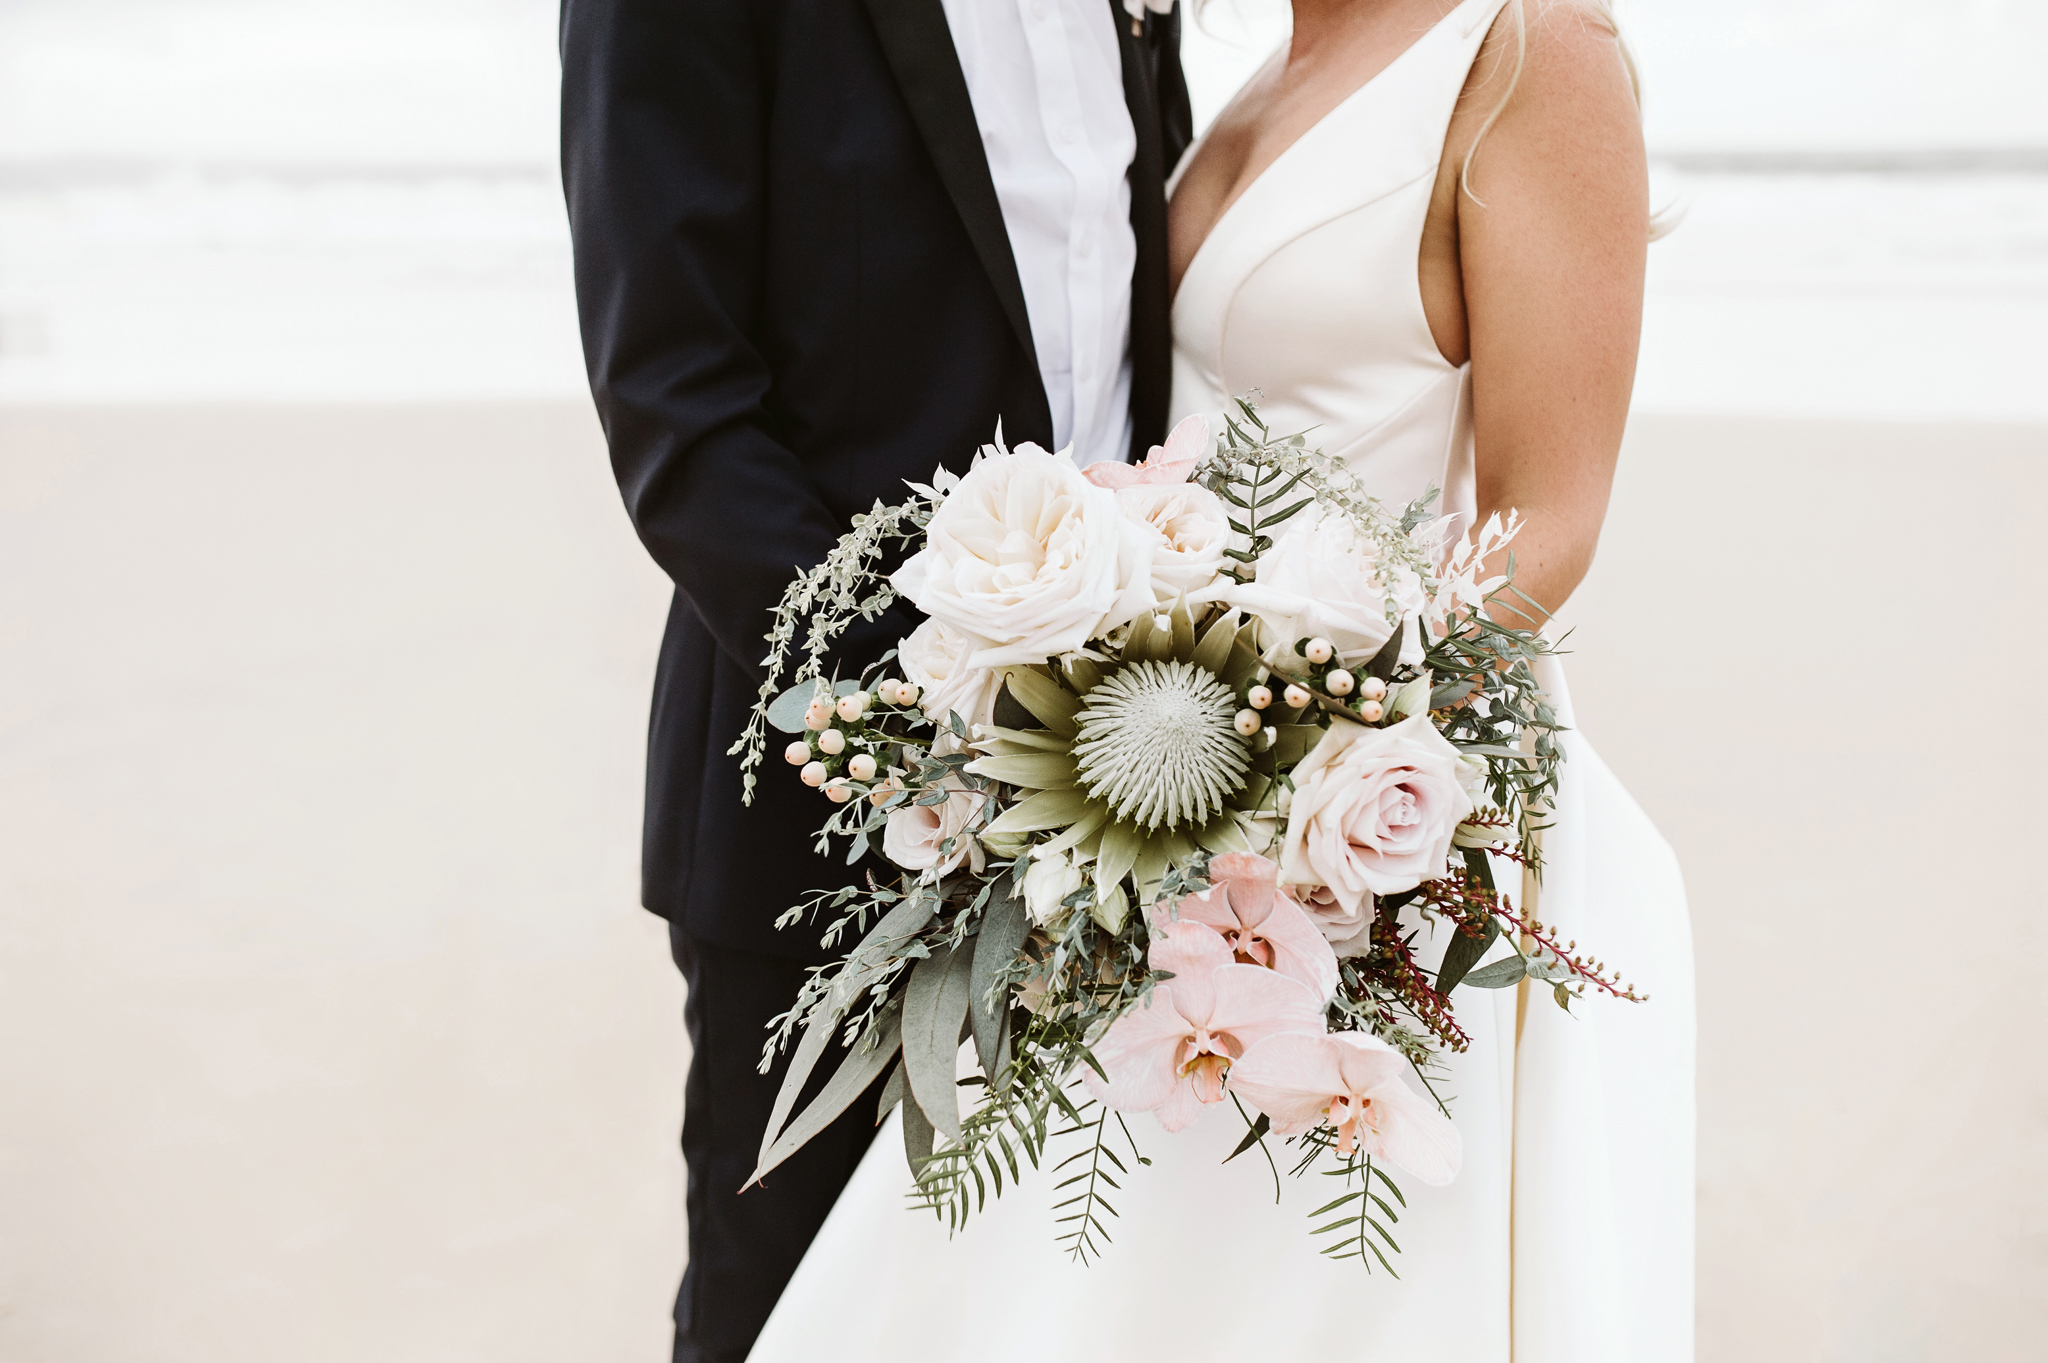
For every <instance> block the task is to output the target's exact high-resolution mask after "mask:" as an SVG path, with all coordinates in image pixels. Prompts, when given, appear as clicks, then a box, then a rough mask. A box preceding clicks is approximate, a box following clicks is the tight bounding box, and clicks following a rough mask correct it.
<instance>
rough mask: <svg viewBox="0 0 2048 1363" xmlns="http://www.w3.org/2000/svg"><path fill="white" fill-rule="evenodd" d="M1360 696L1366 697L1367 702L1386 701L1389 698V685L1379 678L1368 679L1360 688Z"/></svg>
mask: <svg viewBox="0 0 2048 1363" xmlns="http://www.w3.org/2000/svg"><path fill="white" fill-rule="evenodd" d="M1358 694H1359V695H1361V696H1364V697H1365V698H1366V699H1367V700H1385V699H1386V698H1387V684H1386V683H1385V682H1383V681H1381V680H1380V679H1379V678H1378V677H1367V678H1366V679H1365V684H1364V685H1362V686H1360V687H1359V688H1358Z"/></svg>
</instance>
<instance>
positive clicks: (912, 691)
mask: <svg viewBox="0 0 2048 1363" xmlns="http://www.w3.org/2000/svg"><path fill="white" fill-rule="evenodd" d="M917 695H918V691H917V687H916V686H914V685H913V684H911V683H910V682H905V683H903V685H901V686H899V687H897V688H896V703H897V704H898V705H901V706H903V707H904V708H905V709H908V708H910V707H911V706H913V705H915V704H917Z"/></svg>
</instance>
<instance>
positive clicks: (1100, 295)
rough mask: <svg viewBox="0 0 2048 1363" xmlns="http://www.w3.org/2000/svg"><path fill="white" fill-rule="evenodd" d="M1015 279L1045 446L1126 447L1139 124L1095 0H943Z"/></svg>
mask: <svg viewBox="0 0 2048 1363" xmlns="http://www.w3.org/2000/svg"><path fill="white" fill-rule="evenodd" d="M943 3H944V5H945V10H946V22H947V24H948V25H949V26H950V27H951V29H952V31H953V47H954V49H955V50H956V51H958V52H959V54H960V69H961V71H962V72H963V73H964V74H965V75H966V77H967V93H968V96H969V97H970V98H971V99H972V100H973V103H974V119H975V122H976V123H977V124H979V125H980V128H981V145H982V148H983V150H984V151H985V152H986V153H987V155H988V168H989V173H990V175H991V176H992V177H993V178H994V180H995V185H996V198H997V199H998V200H999V201H1000V202H1001V204H1002V208H1003V225H1004V226H1005V227H1006V228H1008V229H1009V235H1010V251H1011V253H1012V254H1013V255H1014V256H1015V257H1016V259H1017V275H1018V279H1019V281H1020V282H1021V283H1022V284H1023V286H1024V307H1025V311H1026V312H1027V313H1028V314H1029V315H1030V318H1031V342H1032V344H1033V345H1034V346H1035V347H1036V348H1037V350H1038V369H1039V374H1040V376H1041V377H1042V378H1043V379H1044V381H1045V396H1046V400H1047V401H1048V402H1049V403H1051V405H1052V429H1053V441H1054V444H1055V447H1063V446H1066V445H1068V444H1072V446H1073V447H1074V462H1075V463H1077V464H1081V465H1084V466H1085V465H1087V464H1092V463H1094V462H1096V461H1097V460H1102V459H1123V458H1126V457H1128V451H1129V449H1130V427H1131V269H1132V267H1133V265H1134V264H1135V263H1136V261H1137V255H1138V248H1137V242H1136V240H1135V239H1134V238H1133V237H1132V235H1131V187H1130V182H1129V181H1128V180H1127V179H1126V178H1125V176H1126V174H1127V173H1128V172H1129V170H1130V168H1131V158H1132V157H1133V156H1135V155H1136V154H1137V149H1138V138H1137V133H1136V132H1135V131H1134V130H1133V129H1132V127H1131V111H1130V109H1129V107H1128V106H1126V105H1125V103H1124V80H1123V61H1122V57H1121V55H1120V54H1119V52H1118V49H1117V34H1116V29H1115V28H1114V27H1113V25H1114V24H1115V23H1116V22H1117V18H1118V16H1117V14H1116V13H1115V11H1113V10H1112V9H1111V8H1110V7H1109V6H1108V5H1107V4H1105V3H1104V0H943Z"/></svg>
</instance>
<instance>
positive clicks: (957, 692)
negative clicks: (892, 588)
mask: <svg viewBox="0 0 2048 1363" xmlns="http://www.w3.org/2000/svg"><path fill="white" fill-rule="evenodd" d="M981 647H984V644H983V642H982V641H981V640H979V639H975V638H971V637H970V636H968V635H965V634H962V633H960V632H959V631H958V630H956V629H953V628H952V627H950V626H949V625H947V624H945V623H944V622H943V621H939V620H926V621H925V622H924V623H923V624H921V625H919V626H918V627H917V628H916V629H914V630H912V631H911V632H910V633H909V634H908V635H907V636H906V637H905V638H904V640H903V642H902V643H901V644H899V645H898V646H897V650H896V661H897V662H898V663H899V664H900V665H901V666H902V668H903V675H904V677H905V678H907V679H908V680H909V681H910V682H912V683H913V684H914V685H915V686H916V687H917V688H918V690H919V692H920V693H921V694H920V695H919V696H918V698H917V704H918V708H919V709H921V710H923V711H924V712H925V714H927V715H929V716H930V717H931V720H932V722H933V723H934V724H936V725H938V726H939V728H940V730H941V731H944V730H945V728H946V716H947V715H948V714H952V713H958V714H959V716H960V718H961V720H962V721H963V722H964V723H966V724H967V725H968V726H969V727H970V728H971V727H972V726H974V725H976V724H993V723H994V722H995V714H996V693H997V692H999V691H1001V690H1002V689H1003V678H1002V674H1001V673H999V672H997V671H995V670H994V669H993V668H987V667H969V666H968V665H967V659H968V656H969V655H970V654H972V653H973V652H974V651H975V650H976V649H977V648H981Z"/></svg>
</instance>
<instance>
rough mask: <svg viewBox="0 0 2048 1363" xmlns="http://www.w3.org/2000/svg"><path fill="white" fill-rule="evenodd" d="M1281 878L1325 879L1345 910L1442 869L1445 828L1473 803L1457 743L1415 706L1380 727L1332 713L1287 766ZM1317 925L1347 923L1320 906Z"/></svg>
mask: <svg viewBox="0 0 2048 1363" xmlns="http://www.w3.org/2000/svg"><path fill="white" fill-rule="evenodd" d="M1293 777H1294V799H1293V801H1292V803H1291V804H1290V805H1289V806H1288V810H1287V831H1286V833H1285V834H1284V835H1283V836H1282V838H1281V842H1280V878H1281V880H1282V881H1284V882H1286V883H1288V884H1290V885H1326V886H1328V887H1329V889H1330V894H1331V897H1332V898H1333V899H1334V901H1335V904H1336V907H1337V909H1338V910H1341V911H1342V914H1343V915H1347V916H1348V915H1354V914H1362V913H1363V912H1364V911H1365V909H1366V908H1367V907H1368V906H1369V904H1370V900H1371V896H1373V895H1376V894H1399V893H1400V892H1401V891H1403V890H1412V889H1414V888H1415V887H1416V886H1417V885H1420V884H1421V883H1422V882H1423V881H1425V880H1434V879H1436V878H1437V877H1439V876H1441V875H1443V874H1444V871H1445V868H1446V861H1447V858H1448V857H1449V855H1450V850H1451V838H1452V836H1453V835H1454V834H1455V833H1456V832H1457V830H1458V825H1459V824H1460V823H1462V822H1464V820H1465V817H1466V816H1467V815H1469V814H1470V813H1471V812H1472V797H1471V795H1470V794H1468V793H1467V792H1466V790H1465V777H1466V772H1465V768H1464V765H1463V763H1462V762H1461V761H1460V759H1459V753H1458V750H1457V749H1456V748H1454V747H1452V746H1451V745H1450V743H1449V742H1448V741H1447V740H1446V739H1445V738H1444V736H1443V735H1442V734H1440V733H1438V732H1437V731H1436V729H1435V728H1433V727H1432V726H1431V725H1430V722H1429V716H1427V715H1416V716H1415V717H1414V718H1412V719H1404V720H1402V721H1401V722H1400V723H1399V724H1395V725H1392V726H1391V727H1389V728H1385V729H1369V728H1366V727H1365V726H1364V725H1362V724H1351V723H1347V722H1344V721H1341V720H1340V721H1338V722H1337V723H1335V724H1333V725H1331V726H1330V731H1329V732H1328V733H1326V734H1324V735H1323V739H1322V742H1320V743H1318V744H1316V746H1315V750H1314V751H1313V752H1311V753H1309V755H1308V756H1307V757H1306V758H1304V759H1303V760H1302V763H1301V765H1300V766H1298V767H1296V768H1295V769H1294V772H1293ZM1324 917H1325V918H1327V919H1329V927H1328V928H1326V929H1325V931H1324V935H1325V936H1329V935H1330V934H1331V933H1332V932H1333V931H1341V930H1345V929H1346V928H1347V927H1349V928H1350V929H1351V930H1352V931H1355V926H1354V925H1350V924H1347V923H1345V922H1344V921H1342V920H1341V919H1339V918H1337V917H1335V916H1334V915H1330V914H1325V915H1324Z"/></svg>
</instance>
